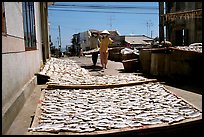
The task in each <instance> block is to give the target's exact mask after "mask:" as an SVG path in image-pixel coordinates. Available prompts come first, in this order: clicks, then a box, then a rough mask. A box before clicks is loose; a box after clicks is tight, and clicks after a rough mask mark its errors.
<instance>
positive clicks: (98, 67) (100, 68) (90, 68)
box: [81, 65, 103, 71]
mask: <svg viewBox="0 0 204 137" xmlns="http://www.w3.org/2000/svg"><path fill="white" fill-rule="evenodd" d="M81 67H82V68H85V69H88V70H89V71H101V70H102V69H103V68H102V67H101V66H97V65H96V66H94V65H91V66H81Z"/></svg>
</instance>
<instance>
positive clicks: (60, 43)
mask: <svg viewBox="0 0 204 137" xmlns="http://www.w3.org/2000/svg"><path fill="white" fill-rule="evenodd" d="M58 29H59V52H60V51H61V44H62V43H61V32H60V25H58Z"/></svg>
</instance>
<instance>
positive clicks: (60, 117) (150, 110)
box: [29, 83, 202, 133]
mask: <svg viewBox="0 0 204 137" xmlns="http://www.w3.org/2000/svg"><path fill="white" fill-rule="evenodd" d="M42 92H43V93H44V94H43V96H44V97H43V102H42V104H41V106H40V109H41V114H40V116H39V125H38V126H36V127H32V128H29V131H33V132H34V131H45V132H49V131H55V132H59V131H66V132H78V133H82V132H94V131H98V130H111V129H118V128H127V127H129V128H132V127H142V126H146V125H155V124H162V123H166V124H173V123H175V122H179V121H183V120H185V119H191V118H196V117H199V116H201V114H202V112H201V111H200V110H198V109H196V108H195V107H193V106H192V105H190V104H189V103H187V102H186V101H184V100H183V99H181V98H179V97H177V96H176V95H174V94H172V93H171V92H169V91H168V90H166V88H164V86H163V85H161V84H159V83H148V84H141V85H134V86H125V87H119V88H107V89H92V90H86V89H63V90H62V89H61V90H60V89H49V90H48V89H43V90H42Z"/></svg>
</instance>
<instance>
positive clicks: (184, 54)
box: [139, 48, 203, 82]
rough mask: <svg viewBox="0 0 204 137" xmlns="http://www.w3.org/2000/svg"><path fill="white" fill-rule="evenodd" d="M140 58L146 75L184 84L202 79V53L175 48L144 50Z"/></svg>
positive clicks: (141, 51)
mask: <svg viewBox="0 0 204 137" xmlns="http://www.w3.org/2000/svg"><path fill="white" fill-rule="evenodd" d="M139 58H140V62H141V70H142V72H144V73H146V74H150V75H153V76H158V77H166V78H168V79H171V80H178V81H183V82H199V79H201V78H202V73H203V67H202V66H203V59H202V53H198V52H193V51H184V50H176V49H173V48H170V49H167V50H165V49H142V50H140V56H139Z"/></svg>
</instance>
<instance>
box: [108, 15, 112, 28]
mask: <svg viewBox="0 0 204 137" xmlns="http://www.w3.org/2000/svg"><path fill="white" fill-rule="evenodd" d="M109 19H110V24H109V25H110V29H111V30H112V26H113V25H112V20H113V17H112V16H110V18H109Z"/></svg>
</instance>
